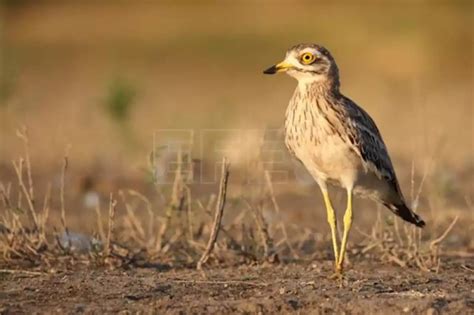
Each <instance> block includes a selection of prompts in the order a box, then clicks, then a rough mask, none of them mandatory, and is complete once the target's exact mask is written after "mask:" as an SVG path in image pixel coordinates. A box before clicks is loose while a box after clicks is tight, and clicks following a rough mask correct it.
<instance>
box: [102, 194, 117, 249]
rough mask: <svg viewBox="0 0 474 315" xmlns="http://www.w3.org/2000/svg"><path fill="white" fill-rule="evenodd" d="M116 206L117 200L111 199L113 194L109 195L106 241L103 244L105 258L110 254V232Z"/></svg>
mask: <svg viewBox="0 0 474 315" xmlns="http://www.w3.org/2000/svg"><path fill="white" fill-rule="evenodd" d="M116 206H117V200H115V199H114V198H113V194H112V193H111V194H110V198H109V224H108V229H107V239H106V242H105V248H104V251H105V256H106V257H107V256H109V255H110V252H111V249H112V247H111V239H112V232H113V229H114V219H115V208H116Z"/></svg>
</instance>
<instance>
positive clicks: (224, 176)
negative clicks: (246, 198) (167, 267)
mask: <svg viewBox="0 0 474 315" xmlns="http://www.w3.org/2000/svg"><path fill="white" fill-rule="evenodd" d="M228 179H229V162H228V161H227V158H225V157H224V158H223V159H222V169H221V179H220V183H219V195H218V197H217V204H216V212H215V216H214V222H213V224H212V231H211V235H210V237H209V241H208V243H207V247H206V250H205V251H204V253H203V254H202V256H201V259H199V261H198V263H197V266H196V268H197V269H198V270H202V265H203V264H205V263H206V262H207V260H208V259H209V255H210V254H211V252H212V250H213V249H214V246H215V244H216V241H217V236H218V234H219V229H220V226H221V221H222V215H223V213H224V207H225V200H226V194H227V182H228Z"/></svg>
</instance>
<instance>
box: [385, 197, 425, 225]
mask: <svg viewBox="0 0 474 315" xmlns="http://www.w3.org/2000/svg"><path fill="white" fill-rule="evenodd" d="M384 205H385V206H386V207H387V208H389V209H390V210H391V211H392V212H393V213H395V214H396V215H398V216H399V217H400V218H402V219H403V220H405V221H407V222H410V223H412V224H414V225H416V226H417V227H420V228H422V227H424V226H425V221H423V219H422V218H421V217H420V216H419V215H418V214H416V213H415V212H413V211H412V210H411V209H410V208H408V207H407V205H406V204H405V203H404V202H402V203H401V204H393V203H384Z"/></svg>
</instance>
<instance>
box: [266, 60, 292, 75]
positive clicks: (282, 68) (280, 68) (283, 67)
mask: <svg viewBox="0 0 474 315" xmlns="http://www.w3.org/2000/svg"><path fill="white" fill-rule="evenodd" d="M292 67H293V65H292V64H291V63H289V62H287V61H282V62H280V63H279V64H276V65H273V66H271V67H270V68H268V69H267V70H265V71H263V73H265V74H275V73H277V72H286V71H288V69H291V68H292Z"/></svg>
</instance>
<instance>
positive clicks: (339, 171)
mask: <svg viewBox="0 0 474 315" xmlns="http://www.w3.org/2000/svg"><path fill="white" fill-rule="evenodd" d="M302 140H303V141H300V142H299V143H293V144H292V148H291V150H292V151H293V153H294V154H295V156H296V157H297V158H298V159H299V160H300V161H301V162H302V163H303V164H304V165H305V167H306V168H307V169H308V171H309V172H310V174H311V175H312V176H313V177H314V178H315V179H316V181H321V180H322V181H329V182H332V183H334V184H338V185H342V186H346V185H352V184H353V183H355V182H356V181H357V178H358V177H359V174H360V173H361V172H363V171H364V170H363V166H362V164H361V161H360V158H359V156H357V155H356V153H355V152H354V151H353V150H352V149H351V148H350V147H349V145H348V144H347V143H345V142H344V141H343V140H342V139H341V138H340V137H339V136H338V135H335V134H332V135H328V134H326V135H324V136H321V137H318V139H314V137H313V138H310V137H304V136H303V137H302Z"/></svg>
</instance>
